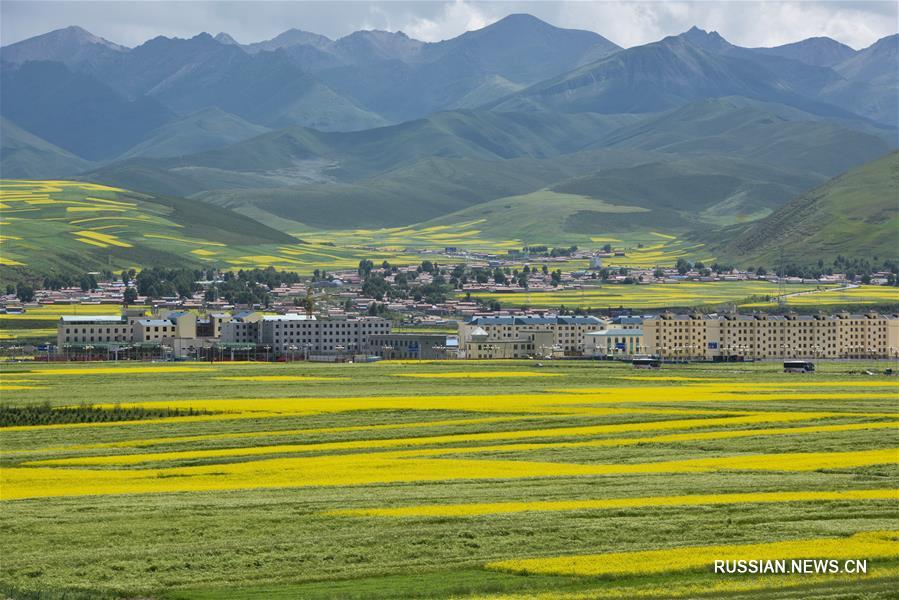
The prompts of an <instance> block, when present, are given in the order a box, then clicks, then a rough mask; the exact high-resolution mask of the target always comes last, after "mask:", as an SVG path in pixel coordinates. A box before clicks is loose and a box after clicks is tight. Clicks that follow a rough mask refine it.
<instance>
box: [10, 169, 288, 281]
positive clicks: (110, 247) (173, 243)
mask: <svg viewBox="0 0 899 600" xmlns="http://www.w3.org/2000/svg"><path fill="white" fill-rule="evenodd" d="M295 241H296V240H294V238H292V237H291V236H289V235H287V234H284V233H281V232H279V231H276V230H274V229H271V228H269V227H267V226H265V225H262V224H260V223H258V222H255V221H253V220H251V219H248V218H246V217H244V216H241V215H238V214H236V213H234V212H232V211H230V210H227V209H224V208H220V207H213V206H209V205H206V204H202V203H199V202H196V201H191V200H185V199H183V198H175V197H166V196H158V195H150V194H141V193H137V192H131V191H128V190H123V189H120V188H112V187H108V186H104V185H98V184H92V183H83V182H75V181H35V180H15V179H7V180H2V181H0V244H2V245H0V269H2V271H3V279H4V280H5V281H9V280H14V279H18V278H19V277H20V276H22V275H41V274H47V273H52V272H70V273H71V272H75V273H78V272H84V271H86V270H91V269H101V268H110V269H118V268H123V267H140V266H167V267H172V266H175V265H185V266H191V265H195V266H199V265H202V264H205V263H207V262H209V261H210V260H218V259H219V257H220V256H221V257H224V256H225V255H226V254H227V253H228V251H233V250H234V249H239V248H243V247H254V246H259V245H263V244H268V245H273V244H289V243H293V242H295Z"/></svg>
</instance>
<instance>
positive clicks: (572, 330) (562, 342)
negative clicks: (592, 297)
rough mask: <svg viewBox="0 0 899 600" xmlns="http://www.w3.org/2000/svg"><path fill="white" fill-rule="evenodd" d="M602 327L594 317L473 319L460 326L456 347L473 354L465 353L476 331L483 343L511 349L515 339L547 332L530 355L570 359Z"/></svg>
mask: <svg viewBox="0 0 899 600" xmlns="http://www.w3.org/2000/svg"><path fill="white" fill-rule="evenodd" d="M603 327H604V323H603V321H601V320H600V319H597V318H596V317H582V316H571V317H568V316H546V317H532V316H521V317H511V316H510V317H493V316H489V317H472V318H471V319H470V320H469V321H467V322H465V323H462V324H461V325H459V345H460V348H461V350H462V351H463V352H465V353H466V355H467V356H472V355H474V354H476V353H473V352H469V351H468V350H469V349H468V344H469V343H470V342H471V341H472V337H473V334H474V332H475V331H478V332H479V335H486V340H485V341H488V342H492V343H494V344H499V343H503V342H511V343H512V345H513V346H514V345H515V344H516V343H517V342H518V340H527V339H528V338H529V337H531V336H532V334H534V333H539V332H546V333H548V334H549V336H540V338H541V341H539V342H537V344H538V346H537V347H536V348H534V349H533V350H535V352H532V353H531V354H535V355H540V356H545V355H548V354H551V353H553V352H556V351H557V352H560V353H564V354H565V355H569V356H579V355H581V354H583V353H584V350H585V343H586V339H585V335H586V334H587V333H588V332H590V331H599V330H600V329H602V328H603ZM481 343H482V344H483V341H482V342H481Z"/></svg>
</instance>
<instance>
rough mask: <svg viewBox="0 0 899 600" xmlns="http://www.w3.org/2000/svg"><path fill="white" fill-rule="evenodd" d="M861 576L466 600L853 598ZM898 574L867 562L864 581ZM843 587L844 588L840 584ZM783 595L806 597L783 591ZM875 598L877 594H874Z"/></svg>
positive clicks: (885, 588)
mask: <svg viewBox="0 0 899 600" xmlns="http://www.w3.org/2000/svg"><path fill="white" fill-rule="evenodd" d="M858 577H859V576H858V575H857V574H854V573H840V574H836V575H830V574H820V575H813V574H810V573H803V574H801V575H792V574H791V575H782V574H778V575H746V576H742V577H730V578H726V579H722V578H719V579H705V580H703V581H702V582H701V583H697V582H695V581H692V580H687V581H678V580H670V578H669V580H666V581H665V583H664V584H658V583H654V582H653V583H648V584H637V585H633V584H630V585H623V586H613V585H607V586H604V587H603V588H602V589H599V588H593V589H591V590H590V591H587V592H561V591H559V590H554V591H552V592H532V593H505V594H489V595H474V596H465V598H466V600H488V599H489V600H601V599H606V600H612V599H623V600H634V599H635V598H647V599H653V600H658V599H659V598H697V597H703V596H704V597H734V598H747V597H748V598H752V597H754V596H752V595H747V594H746V592H761V594H760V596H761V597H763V598H764V597H770V596H771V591H773V590H777V591H784V592H789V591H791V590H795V589H796V588H798V589H801V590H802V592H804V593H806V594H808V593H809V592H808V591H807V589H808V588H809V586H823V585H826V586H827V589H825V590H820V589H818V590H813V592H817V596H816V597H821V598H826V597H833V596H834V594H836V593H838V592H842V593H843V596H846V597H851V596H852V594H853V587H855V585H856V584H857V583H858ZM897 577H899V567H895V566H885V565H883V564H881V563H877V562H875V563H873V564H869V565H868V574H867V575H866V576H865V582H866V583H867V584H869V585H870V584H872V583H874V582H877V583H880V584H881V589H882V592H883V595H884V596H886V595H887V594H889V593H890V592H889V590H891V589H893V588H894V587H895V585H894V583H895V579H896V578H897ZM837 586H842V587H837ZM784 597H788V598H791V597H800V598H801V597H803V596H797V595H796V594H795V593H794V594H793V595H789V594H784ZM875 597H877V596H876V594H875Z"/></svg>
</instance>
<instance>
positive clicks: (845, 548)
mask: <svg viewBox="0 0 899 600" xmlns="http://www.w3.org/2000/svg"><path fill="white" fill-rule="evenodd" d="M897 536H899V531H871V532H865V533H856V534H855V535H853V536H851V537H848V538H846V537H841V538H806V539H798V540H788V541H783V542H767V543H761V544H732V545H718V546H686V547H682V548H670V549H665V550H645V551H639V552H614V553H607V554H585V555H574V556H558V557H547V558H531V559H521V560H504V561H498V562H493V563H489V564H488V565H487V568H489V569H497V570H501V571H510V572H513V573H522V574H524V573H527V574H543V575H580V576H586V577H599V576H603V575H605V576H616V575H618V576H621V575H646V574H652V573H669V572H673V571H691V570H694V569H697V570H698V569H708V568H709V567H710V566H711V565H712V564H713V563H714V561H716V560H740V559H762V560H773V559H783V560H792V559H803V558H809V557H815V558H818V559H828V558H832V559H856V558H859V557H864V558H867V559H873V558H895V557H897V556H899V543H897V541H896V540H897Z"/></svg>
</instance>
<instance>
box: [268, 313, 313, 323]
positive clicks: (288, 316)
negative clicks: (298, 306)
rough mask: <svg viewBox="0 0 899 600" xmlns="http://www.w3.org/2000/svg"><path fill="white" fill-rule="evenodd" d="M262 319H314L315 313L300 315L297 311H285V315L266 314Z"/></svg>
mask: <svg viewBox="0 0 899 600" xmlns="http://www.w3.org/2000/svg"><path fill="white" fill-rule="evenodd" d="M262 320H263V321H315V320H316V319H315V315H301V314H297V313H287V314H286V315H266V316H264V317H262Z"/></svg>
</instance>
